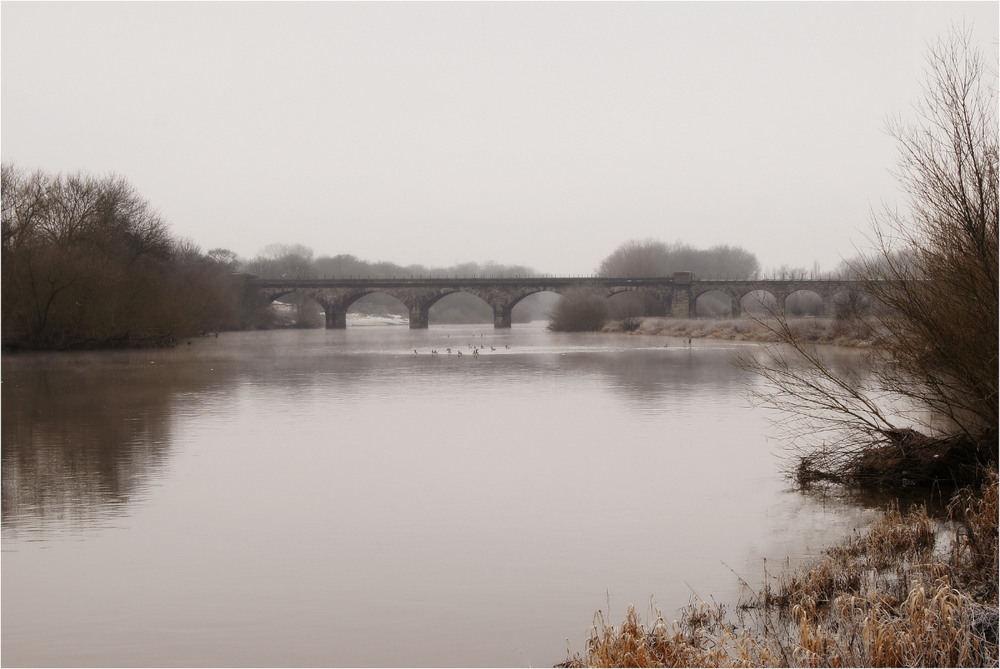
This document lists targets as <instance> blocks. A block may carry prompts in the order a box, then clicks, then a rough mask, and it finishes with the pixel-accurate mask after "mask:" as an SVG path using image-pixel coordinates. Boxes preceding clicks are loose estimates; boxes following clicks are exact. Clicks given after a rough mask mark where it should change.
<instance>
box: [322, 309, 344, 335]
mask: <svg viewBox="0 0 1000 669" xmlns="http://www.w3.org/2000/svg"><path fill="white" fill-rule="evenodd" d="M326 329H327V330H346V329H347V312H346V311H340V310H339V309H334V308H333V307H327V309H326Z"/></svg>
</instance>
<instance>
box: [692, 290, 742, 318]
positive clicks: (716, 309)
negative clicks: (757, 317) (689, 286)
mask: <svg viewBox="0 0 1000 669" xmlns="http://www.w3.org/2000/svg"><path fill="white" fill-rule="evenodd" d="M741 297H742V295H740V293H739V292H738V291H736V290H734V289H732V288H728V287H724V286H710V287H707V288H706V289H705V290H698V291H693V298H694V299H693V300H692V302H693V304H694V315H695V317H696V318H706V317H707V318H736V317H738V316H739V311H738V306H737V305H739V303H740V298H741Z"/></svg>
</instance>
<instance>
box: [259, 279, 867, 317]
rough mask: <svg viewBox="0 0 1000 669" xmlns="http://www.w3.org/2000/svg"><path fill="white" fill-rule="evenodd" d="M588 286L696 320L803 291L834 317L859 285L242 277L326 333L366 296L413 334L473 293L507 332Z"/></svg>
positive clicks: (825, 282)
mask: <svg viewBox="0 0 1000 669" xmlns="http://www.w3.org/2000/svg"><path fill="white" fill-rule="evenodd" d="M580 288H586V289H589V290H592V291H596V292H599V293H602V294H603V295H604V296H605V297H611V296H613V295H617V294H618V293H624V292H632V291H640V292H642V293H645V294H646V295H649V296H650V297H652V298H653V299H655V300H657V301H658V302H660V303H661V304H663V305H664V306H665V307H666V309H667V313H668V314H670V315H671V316H673V317H676V318H695V317H696V310H695V303H696V301H697V299H698V298H699V297H700V296H701V295H703V294H705V293H707V292H709V291H719V292H721V293H723V294H725V295H727V296H728V297H729V298H730V301H731V305H732V315H733V317H739V316H740V315H741V314H743V311H744V310H743V305H742V299H743V297H744V296H746V295H747V294H748V293H751V292H753V291H758V290H760V291H766V292H768V293H770V294H771V295H773V296H774V298H775V299H776V302H777V308H778V309H779V310H783V309H784V305H785V300H786V299H787V298H788V296H789V295H791V294H792V293H795V292H797V291H800V290H807V291H812V292H813V293H816V294H817V295H819V296H820V297H821V298H822V299H823V315H828V316H832V315H833V314H834V312H835V310H834V302H833V300H834V296H835V295H837V294H838V293H841V292H842V291H853V292H859V291H860V290H861V284H860V282H857V281H839V280H811V279H808V280H807V279H797V280H787V281H784V280H760V281H728V280H715V281H705V280H700V279H694V278H693V277H692V275H691V273H690V272H677V273H675V274H674V275H673V276H671V277H661V278H627V277H624V278H621V277H620V278H605V277H576V278H570V277H523V278H522V277H516V278H512V277H498V278H428V279H424V278H407V279H258V278H256V277H247V279H246V289H247V291H248V294H249V295H250V296H251V297H253V298H256V299H258V300H264V301H265V302H268V303H269V302H271V301H273V300H276V299H278V298H279V297H282V296H284V295H289V294H291V293H298V294H301V295H307V296H308V297H311V298H312V299H314V300H316V302H318V303H319V304H320V305H321V306H322V307H323V310H324V311H325V312H326V327H327V328H329V329H334V328H346V327H347V310H348V309H349V308H350V307H351V305H352V304H354V302H356V301H357V300H359V299H361V298H362V297H364V296H365V295H369V294H371V293H385V294H387V295H391V296H392V297H395V298H396V299H398V300H399V301H400V302H402V303H403V304H404V305H406V308H407V309H408V310H409V314H410V328H413V329H419V328H426V327H427V325H428V314H429V312H430V308H431V306H432V305H433V304H434V303H435V302H437V301H438V300H440V299H441V298H442V297H445V296H447V295H451V294H452V293H470V294H472V295H475V296H476V297H479V298H480V299H482V300H483V301H484V302H486V303H487V304H489V305H490V306H491V307H492V308H493V326H494V327H495V328H509V327H510V325H511V311H512V310H513V308H514V306H515V305H516V304H517V303H518V302H520V301H521V300H523V299H524V298H526V297H527V296H529V295H532V294H534V293H539V292H545V291H547V292H552V293H558V294H565V293H566V292H567V291H573V290H576V289H580Z"/></svg>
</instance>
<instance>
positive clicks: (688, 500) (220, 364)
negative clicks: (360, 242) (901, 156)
mask: <svg viewBox="0 0 1000 669" xmlns="http://www.w3.org/2000/svg"><path fill="white" fill-rule="evenodd" d="M663 343H664V341H663V340H662V339H658V338H644V337H629V336H620V337H615V336H604V335H593V336H589V335H583V336H576V335H572V336H560V335H553V334H550V333H547V332H545V331H544V330H542V329H539V328H535V329H532V328H518V327H515V328H514V329H513V330H512V331H509V332H493V331H491V330H490V331H482V329H481V328H480V329H475V328H447V327H438V328H434V327H432V328H430V329H429V330H425V331H410V330H407V329H405V328H403V329H388V328H387V329H381V330H379V331H372V332H365V331H354V330H348V331H346V332H345V331H339V332H338V331H322V330H321V331H305V332H274V333H238V334H230V335H224V336H222V337H220V338H219V339H217V340H216V339H214V338H213V339H210V340H199V341H197V342H195V343H194V344H193V345H192V346H182V347H180V348H179V349H175V350H171V351H153V352H115V353H107V354H93V355H67V356H13V357H5V358H4V365H3V412H4V421H3V523H4V526H3V530H4V535H3V542H4V546H3V547H4V551H5V558H4V559H5V562H4V572H3V579H4V582H3V607H2V613H3V635H4V637H3V641H4V643H3V654H4V656H3V663H4V664H55V665H58V664H75V665H128V664H133V665H150V664H157V665H177V666H188V665H195V664H198V665H247V666H251V665H252V666H259V665H272V666H283V665H300V666H301V665H322V666H400V665H405V666H470V665H472V666H510V665H514V664H517V665H527V664H532V665H536V666H537V665H552V664H554V663H556V662H559V661H561V660H562V659H563V657H564V653H565V640H566V639H567V638H571V639H579V640H580V641H581V642H582V640H583V638H584V637H585V635H586V632H587V629H588V627H589V623H590V620H591V616H592V614H593V612H594V611H595V610H596V609H598V608H602V607H604V606H605V602H606V601H607V599H608V598H611V599H612V600H613V602H614V604H615V606H617V607H618V608H617V609H616V611H617V612H618V613H620V612H621V611H622V610H623V609H624V606H625V605H626V604H627V603H628V602H634V603H636V604H637V605H639V606H643V605H644V604H645V603H646V602H648V601H649V599H650V597H655V601H656V603H657V604H658V605H662V606H663V607H664V610H665V612H667V613H668V615H669V613H670V612H671V611H673V610H674V608H675V607H677V606H680V605H682V604H683V603H685V602H686V601H687V599H688V596H689V595H690V592H691V589H694V590H695V591H697V592H698V593H699V594H701V595H703V596H709V595H717V597H718V598H719V599H725V598H726V596H727V593H732V592H734V591H735V595H736V596H738V584H737V583H736V582H735V579H734V578H733V577H732V572H731V570H736V571H738V572H739V573H741V574H742V575H744V576H745V577H747V578H748V580H752V577H753V575H754V574H753V571H755V570H756V565H757V564H759V558H760V557H761V556H770V557H772V558H773V557H775V555H777V556H778V558H779V559H780V558H781V557H783V556H784V555H786V554H792V555H801V554H802V553H803V551H804V550H805V549H806V548H816V549H818V548H819V547H821V546H822V545H823V544H824V543H825V539H826V538H827V537H829V536H830V535H831V533H832V534H836V533H838V532H841V531H844V528H845V527H847V528H848V529H849V527H850V524H851V523H854V522H855V519H854V517H853V516H852V515H851V513H850V512H847V513H844V512H843V509H835V510H830V511H827V510H824V509H823V508H822V505H821V504H817V503H815V502H814V501H812V500H810V499H809V498H805V497H803V496H801V495H798V494H793V493H788V492H786V487H787V486H786V484H785V483H784V482H783V481H782V480H781V479H780V477H777V476H776V475H775V470H776V466H775V461H774V459H773V457H772V455H771V453H770V448H769V446H768V444H767V442H766V441H765V440H764V439H763V438H762V436H761V434H762V429H763V426H764V421H763V418H762V417H761V415H760V414H759V412H753V411H751V410H750V409H749V408H748V407H747V404H746V400H745V399H744V397H743V394H742V393H743V389H744V386H743V384H744V383H745V379H744V378H743V377H742V376H741V374H740V373H739V372H738V371H736V370H734V369H733V368H732V367H731V366H730V365H729V356H730V353H731V350H730V349H732V348H733V346H735V345H716V344H704V343H703V344H702V345H695V346H692V347H687V346H677V345H675V344H676V343H677V342H676V341H675V342H673V343H672V344H671V345H670V346H667V347H664V346H663ZM471 347H484V348H483V352H482V353H481V355H480V356H478V358H476V357H474V356H473V355H471V354H470V351H471V350H472V348H471ZM448 348H451V349H452V350H453V353H452V354H451V355H448V354H447V353H446V351H447V349H448ZM414 350H416V351H417V354H416V355H414V353H413V352H414ZM432 350H437V351H438V352H439V353H438V355H436V356H434V355H431V351H432ZM458 350H462V351H463V353H464V355H463V356H462V357H461V358H459V357H458V356H457V351H458ZM109 519H110V520H109ZM111 521H113V522H111ZM81 527H83V528H87V529H88V531H87V532H84V533H82V536H81V533H80V532H79V530H80V528H81ZM81 538H82V540H80V539H81ZM720 586H721V587H720ZM729 586H731V587H729ZM51 639H60V640H61V643H60V644H52V643H51Z"/></svg>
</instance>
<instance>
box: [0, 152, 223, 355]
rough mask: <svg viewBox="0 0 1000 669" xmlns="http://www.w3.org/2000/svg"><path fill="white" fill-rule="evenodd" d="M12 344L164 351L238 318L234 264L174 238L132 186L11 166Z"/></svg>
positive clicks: (6, 185)
mask: <svg viewBox="0 0 1000 669" xmlns="http://www.w3.org/2000/svg"><path fill="white" fill-rule="evenodd" d="M2 186H3V212H2V214H3V215H2V229H3V246H2V271H3V288H2V290H3V311H2V313H3V344H4V346H6V347H18V348H42V349H65V348H101V347H118V346H163V345H168V344H171V343H174V342H176V341H177V340H178V339H179V338H181V337H186V336H190V335H192V334H195V333H197V332H199V331H200V330H219V329H222V328H224V327H226V326H231V325H233V324H234V322H235V321H236V320H237V318H238V314H237V305H238V304H239V301H240V299H241V297H242V295H241V293H240V287H239V285H238V284H237V283H236V282H235V281H233V278H232V271H231V268H230V267H229V265H228V264H227V263H226V262H225V259H224V258H223V259H219V258H221V256H220V257H218V258H217V257H213V256H203V255H201V253H200V252H198V250H197V249H196V248H194V247H193V246H191V245H190V244H186V243H184V242H179V241H177V240H174V239H172V238H171V237H170V235H169V234H168V232H167V228H166V224H165V223H164V222H163V221H162V220H161V219H160V217H159V216H158V215H157V214H156V213H155V212H154V211H153V209H152V208H151V207H150V205H149V203H148V202H146V201H145V200H144V199H142V198H141V197H140V196H139V195H138V194H137V193H136V192H135V190H134V189H133V188H132V187H131V185H129V184H128V183H127V182H126V181H125V180H124V179H121V178H118V177H105V178H95V177H89V176H85V175H79V174H78V175H71V176H66V177H64V176H61V175H49V174H45V173H43V172H35V173H31V174H28V173H25V172H23V171H21V170H18V169H17V168H15V167H14V166H13V165H9V164H4V165H3V173H2Z"/></svg>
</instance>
